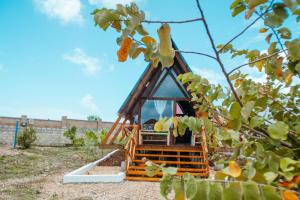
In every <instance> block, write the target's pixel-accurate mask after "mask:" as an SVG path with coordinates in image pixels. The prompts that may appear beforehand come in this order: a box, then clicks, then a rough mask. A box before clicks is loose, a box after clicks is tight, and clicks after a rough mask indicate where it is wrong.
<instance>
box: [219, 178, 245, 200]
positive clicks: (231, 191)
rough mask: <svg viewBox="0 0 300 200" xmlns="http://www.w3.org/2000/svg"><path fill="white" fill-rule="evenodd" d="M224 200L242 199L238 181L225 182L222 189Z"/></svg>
mask: <svg viewBox="0 0 300 200" xmlns="http://www.w3.org/2000/svg"><path fill="white" fill-rule="evenodd" d="M223 199H224V200H242V189H241V184H240V182H229V183H226V185H225V187H224V190H223Z"/></svg>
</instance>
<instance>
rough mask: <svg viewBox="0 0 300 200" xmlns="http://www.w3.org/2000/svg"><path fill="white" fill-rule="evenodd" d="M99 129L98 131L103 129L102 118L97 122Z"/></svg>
mask: <svg viewBox="0 0 300 200" xmlns="http://www.w3.org/2000/svg"><path fill="white" fill-rule="evenodd" d="M97 129H98V130H100V129H102V119H101V118H99V119H98V120H97Z"/></svg>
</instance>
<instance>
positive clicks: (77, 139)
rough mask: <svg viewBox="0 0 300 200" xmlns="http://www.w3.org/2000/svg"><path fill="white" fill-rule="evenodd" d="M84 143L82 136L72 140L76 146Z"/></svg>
mask: <svg viewBox="0 0 300 200" xmlns="http://www.w3.org/2000/svg"><path fill="white" fill-rule="evenodd" d="M83 145H84V138H83V137H79V138H75V139H74V140H73V146H74V147H76V148H79V147H82V146H83Z"/></svg>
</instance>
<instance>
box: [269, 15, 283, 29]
mask: <svg viewBox="0 0 300 200" xmlns="http://www.w3.org/2000/svg"><path fill="white" fill-rule="evenodd" d="M265 16H266V17H265V21H264V23H265V25H266V26H269V27H271V28H278V27H280V26H281V25H282V23H283V21H284V18H282V17H281V16H279V15H276V14H275V13H267V14H266V15H265Z"/></svg>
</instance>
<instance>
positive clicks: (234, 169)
mask: <svg viewBox="0 0 300 200" xmlns="http://www.w3.org/2000/svg"><path fill="white" fill-rule="evenodd" d="M223 173H225V174H227V175H230V176H232V177H234V178H237V177H239V176H240V175H241V173H242V169H241V168H240V166H239V165H238V164H237V163H236V162H235V161H229V165H228V167H226V168H225V169H224V170H223Z"/></svg>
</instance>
